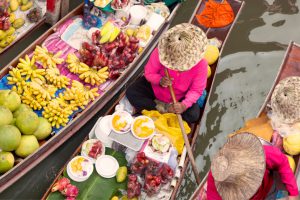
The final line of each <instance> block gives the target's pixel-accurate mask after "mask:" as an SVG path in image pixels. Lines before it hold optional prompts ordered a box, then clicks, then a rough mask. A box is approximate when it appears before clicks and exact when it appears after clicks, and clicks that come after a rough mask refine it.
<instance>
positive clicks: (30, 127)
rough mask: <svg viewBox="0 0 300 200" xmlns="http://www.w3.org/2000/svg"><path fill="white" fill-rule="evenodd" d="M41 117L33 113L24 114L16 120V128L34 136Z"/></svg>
mask: <svg viewBox="0 0 300 200" xmlns="http://www.w3.org/2000/svg"><path fill="white" fill-rule="evenodd" d="M39 123H40V122H39V117H38V116H37V114H35V113H34V112H32V111H26V112H22V114H21V115H19V116H18V117H17V119H16V126H17V127H18V128H19V129H20V131H21V133H23V134H25V135H31V134H33V133H34V132H35V131H36V129H37V128H38V126H39Z"/></svg>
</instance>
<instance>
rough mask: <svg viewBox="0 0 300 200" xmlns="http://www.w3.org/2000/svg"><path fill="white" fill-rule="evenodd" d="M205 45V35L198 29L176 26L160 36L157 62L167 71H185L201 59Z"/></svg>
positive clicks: (189, 26) (185, 24) (187, 25)
mask: <svg viewBox="0 0 300 200" xmlns="http://www.w3.org/2000/svg"><path fill="white" fill-rule="evenodd" d="M207 44H208V39H207V37H206V34H205V33H204V32H203V31H202V30H201V29H200V28H199V27H197V26H194V25H192V24H188V23H182V24H178V25H176V26H174V27H173V28H171V29H169V30H168V31H167V32H165V33H164V34H163V35H162V36H161V38H160V40H159V43H158V52H159V60H160V62H161V64H163V65H164V66H165V67H167V68H169V69H172V70H177V71H187V70H189V69H191V68H192V67H194V66H195V65H196V64H197V63H198V62H199V61H200V60H201V59H202V58H203V55H204V51H205V48H206V46H207Z"/></svg>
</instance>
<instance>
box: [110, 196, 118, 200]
mask: <svg viewBox="0 0 300 200" xmlns="http://www.w3.org/2000/svg"><path fill="white" fill-rule="evenodd" d="M111 200H119V197H117V196H113V197H112V198H111Z"/></svg>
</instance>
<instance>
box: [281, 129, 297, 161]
mask: <svg viewBox="0 0 300 200" xmlns="http://www.w3.org/2000/svg"><path fill="white" fill-rule="evenodd" d="M283 148H284V150H285V152H287V153H288V154H289V155H292V156H294V155H298V154H299V153H300V133H298V134H292V135H288V136H286V137H284V138H283Z"/></svg>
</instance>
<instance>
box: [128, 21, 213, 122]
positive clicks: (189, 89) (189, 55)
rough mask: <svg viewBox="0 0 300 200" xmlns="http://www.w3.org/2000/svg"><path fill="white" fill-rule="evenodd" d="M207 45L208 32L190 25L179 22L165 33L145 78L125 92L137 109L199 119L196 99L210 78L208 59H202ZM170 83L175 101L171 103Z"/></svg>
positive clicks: (185, 118) (146, 69) (148, 64)
mask: <svg viewBox="0 0 300 200" xmlns="http://www.w3.org/2000/svg"><path fill="white" fill-rule="evenodd" d="M207 44H208V40H207V37H206V35H205V33H204V32H203V31H202V30H201V29H200V28H198V27H196V26H194V25H191V24H186V23H184V24H179V25H177V26H175V27H173V28H171V29H170V30H168V31H167V32H166V33H164V34H163V35H162V37H161V39H160V41H159V44H158V48H156V49H155V50H154V51H153V52H152V54H151V56H150V60H149V61H148V63H147V65H146V66H145V74H144V77H142V78H140V79H139V80H137V81H136V82H135V83H134V84H133V85H131V86H130V87H129V88H128V90H127V91H126V96H127V98H128V100H129V102H130V103H131V104H132V105H133V107H134V108H135V109H136V111H137V112H141V111H142V110H143V109H146V110H156V109H157V110H158V111H160V112H161V113H164V112H171V113H178V114H182V117H183V119H184V120H186V121H187V122H189V123H193V122H195V121H197V120H198V118H199V115H200V108H199V106H198V105H197V104H196V102H197V100H198V99H199V98H200V96H201V95H202V92H203V91H204V89H205V87H206V80H207V62H206V60H204V59H202V58H203V54H204V50H205V47H206V45H207ZM165 69H167V70H168V72H169V75H170V78H168V77H167V76H166V74H165ZM170 85H171V86H172V87H173V89H174V93H175V96H176V99H177V101H178V103H176V104H172V98H171V94H170V90H169V88H168V86H170Z"/></svg>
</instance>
